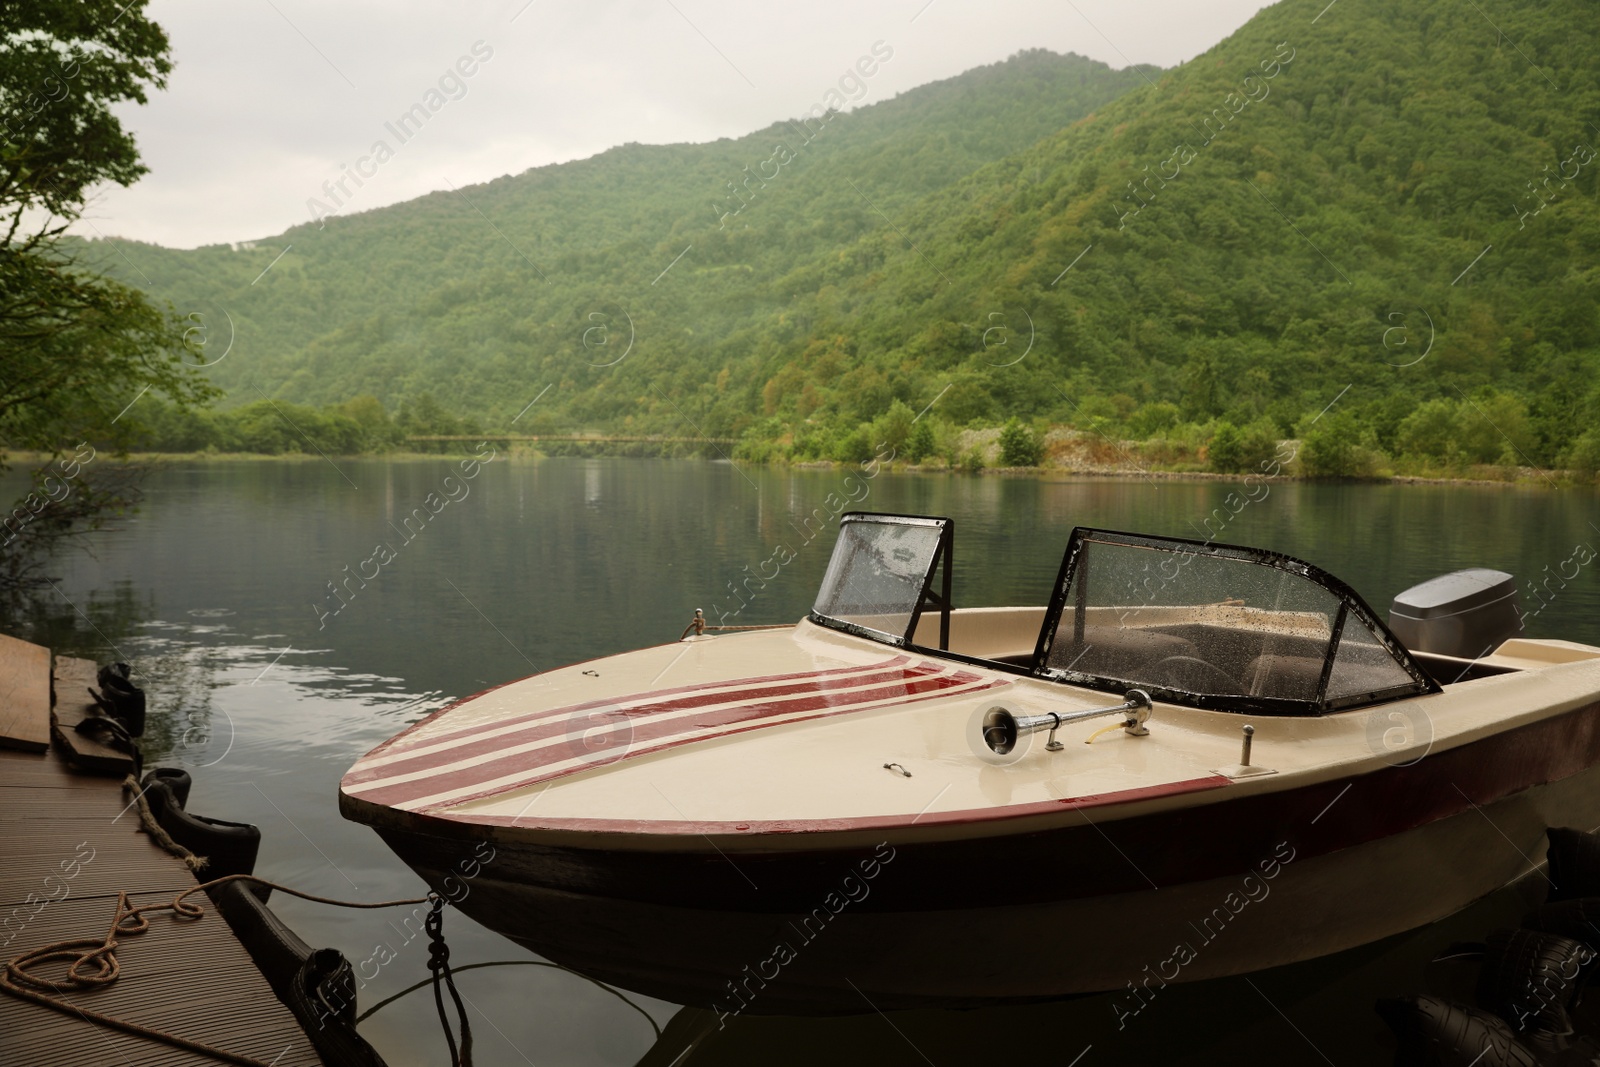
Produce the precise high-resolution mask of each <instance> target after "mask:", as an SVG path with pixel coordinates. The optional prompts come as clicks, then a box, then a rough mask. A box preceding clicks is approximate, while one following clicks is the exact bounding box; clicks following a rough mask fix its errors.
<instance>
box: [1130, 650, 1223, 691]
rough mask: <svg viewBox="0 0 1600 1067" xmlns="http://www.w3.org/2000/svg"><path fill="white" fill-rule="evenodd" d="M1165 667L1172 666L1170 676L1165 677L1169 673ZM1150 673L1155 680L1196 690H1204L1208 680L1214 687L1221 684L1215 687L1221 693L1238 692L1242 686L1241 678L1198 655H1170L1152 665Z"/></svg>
mask: <svg viewBox="0 0 1600 1067" xmlns="http://www.w3.org/2000/svg"><path fill="white" fill-rule="evenodd" d="M1165 668H1171V671H1170V674H1171V677H1170V678H1167V677H1164V676H1165V675H1166V674H1167V673H1168V671H1167V670H1165ZM1150 674H1151V676H1152V680H1154V681H1158V682H1160V681H1164V682H1166V683H1167V684H1169V685H1173V686H1176V687H1178V688H1180V689H1188V690H1192V691H1195V692H1202V691H1204V690H1203V686H1204V684H1205V683H1206V682H1210V683H1212V684H1213V686H1214V687H1215V686H1217V685H1218V684H1220V688H1215V689H1214V691H1215V692H1219V693H1237V692H1239V690H1240V688H1241V687H1240V685H1239V680H1238V679H1237V678H1235V677H1234V676H1233V675H1231V674H1229V673H1228V672H1227V671H1225V670H1223V669H1222V668H1221V667H1218V666H1217V665H1216V664H1215V663H1208V662H1207V661H1206V660H1203V659H1200V658H1199V657H1197V656H1168V657H1167V658H1166V659H1163V660H1158V661H1157V662H1156V663H1155V664H1154V665H1153V666H1151V668H1150Z"/></svg>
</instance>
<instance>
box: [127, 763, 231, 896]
mask: <svg viewBox="0 0 1600 1067" xmlns="http://www.w3.org/2000/svg"><path fill="white" fill-rule="evenodd" d="M122 789H123V791H124V792H126V791H128V790H129V789H131V790H133V802H134V803H135V804H137V805H138V806H139V824H140V825H141V826H143V827H144V832H145V833H147V834H149V835H150V837H151V838H152V839H153V840H154V841H155V843H156V844H158V845H160V846H161V847H162V848H164V849H166V850H167V851H168V852H170V853H172V854H173V855H174V856H176V857H178V858H179V859H180V860H182V861H183V862H184V866H186V867H188V868H189V869H190V870H191V871H193V872H194V873H195V874H199V873H200V872H201V871H203V870H205V869H206V866H207V865H208V864H209V863H210V862H211V861H210V860H208V859H206V858H205V857H204V856H196V855H195V854H194V853H193V852H190V851H189V850H188V849H186V848H184V847H183V846H182V845H180V844H178V843H177V842H176V841H174V840H173V839H172V835H171V834H169V833H167V831H166V829H165V828H164V827H163V826H162V825H161V823H159V822H158V821H156V815H155V812H153V811H151V810H150V802H149V801H148V800H146V799H145V798H144V794H145V790H144V787H143V786H141V785H140V784H139V780H138V779H137V778H135V777H134V776H133V775H131V774H130V775H128V777H126V778H124V779H123V780H122Z"/></svg>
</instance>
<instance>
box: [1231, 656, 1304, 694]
mask: <svg viewBox="0 0 1600 1067" xmlns="http://www.w3.org/2000/svg"><path fill="white" fill-rule="evenodd" d="M1322 663H1323V660H1322V657H1321V656H1290V655H1280V654H1278V653H1275V652H1268V653H1265V654H1264V655H1260V656H1257V657H1256V658H1255V659H1253V660H1251V661H1250V665H1249V666H1247V667H1246V668H1245V669H1244V684H1245V686H1246V688H1247V689H1248V690H1249V692H1250V694H1251V695H1252V696H1260V697H1279V698H1282V699H1286V700H1315V699H1316V696H1317V686H1318V685H1320V684H1321V683H1322Z"/></svg>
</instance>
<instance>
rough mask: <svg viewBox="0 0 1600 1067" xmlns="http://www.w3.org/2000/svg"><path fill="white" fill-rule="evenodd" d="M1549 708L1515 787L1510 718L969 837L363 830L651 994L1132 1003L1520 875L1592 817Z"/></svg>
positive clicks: (1588, 730)
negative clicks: (569, 843) (1553, 842)
mask: <svg viewBox="0 0 1600 1067" xmlns="http://www.w3.org/2000/svg"><path fill="white" fill-rule="evenodd" d="M1557 724H1561V725H1563V726H1565V727H1566V729H1564V730H1559V732H1560V733H1563V734H1568V733H1571V732H1572V731H1573V730H1574V729H1576V730H1577V733H1578V734H1581V735H1582V738H1581V741H1582V742H1583V743H1577V742H1579V741H1580V738H1579V737H1578V736H1576V735H1574V736H1569V737H1565V738H1562V739H1560V741H1558V739H1556V738H1555V737H1550V736H1546V737H1541V738H1538V741H1539V742H1540V744H1539V745H1538V747H1539V748H1540V749H1542V751H1543V752H1544V753H1545V755H1546V758H1547V759H1549V758H1551V757H1552V755H1553V754H1555V753H1561V757H1560V758H1561V759H1562V760H1564V761H1566V763H1567V766H1566V767H1564V768H1561V770H1564V771H1566V772H1567V773H1564V774H1560V775H1559V776H1558V777H1554V780H1551V779H1549V778H1547V779H1546V780H1545V783H1544V784H1540V785H1536V786H1532V787H1528V788H1520V789H1519V788H1516V787H1515V785H1514V784H1513V783H1512V781H1511V780H1509V779H1506V780H1502V779H1501V776H1502V775H1506V774H1512V775H1514V774H1517V773H1526V772H1527V771H1529V770H1531V768H1529V767H1527V766H1526V765H1525V764H1524V763H1523V761H1522V760H1519V759H1518V758H1517V757H1518V750H1519V748H1523V747H1525V746H1524V745H1519V744H1518V742H1519V741H1526V742H1530V743H1531V742H1533V741H1534V740H1535V739H1534V738H1532V737H1529V738H1519V737H1517V736H1516V733H1520V731H1518V732H1514V733H1513V734H1512V735H1501V736H1499V737H1497V738H1492V739H1487V740H1486V741H1485V742H1480V743H1478V744H1472V745H1467V746H1464V747H1463V748H1461V749H1457V750H1453V751H1451V752H1446V753H1436V754H1434V755H1433V756H1431V757H1429V758H1427V759H1424V760H1422V761H1420V762H1419V763H1417V764H1413V765H1411V766H1406V767H1388V768H1384V769H1382V770H1380V771H1376V772H1373V773H1371V774H1368V775H1365V776H1362V777H1360V778H1356V779H1346V780H1343V781H1333V782H1325V783H1319V784H1318V785H1316V786H1308V787H1305V788H1301V789H1297V790H1292V791H1288V792H1285V793H1278V794H1257V795H1255V796H1254V797H1248V798H1240V799H1237V800H1232V801H1223V802H1220V803H1211V804H1204V805H1200V806H1197V807H1180V808H1176V809H1168V810H1165V811H1156V812H1153V813H1150V814H1147V815H1141V816H1135V817H1132V818H1127V819H1120V820H1110V821H1102V822H1092V821H1090V816H1089V815H1088V813H1087V812H1086V811H1081V812H1072V813H1066V814H1064V815H1062V816H1061V817H1060V818H1058V819H1057V821H1056V824H1055V825H1053V826H1049V827H1043V828H1039V829H1033V830H1028V831H1024V832H1018V833H1012V834H1009V835H998V836H987V837H971V836H959V835H954V836H952V835H951V833H950V831H949V829H948V828H945V829H942V830H939V831H936V832H935V833H931V834H930V833H926V832H924V833H913V832H904V831H902V832H894V831H887V830H886V831H884V832H883V834H882V840H881V841H879V842H878V843H876V844H873V843H871V842H870V841H864V840H863V839H862V837H861V835H859V834H856V835H841V840H843V841H846V842H847V843H844V844H842V845H841V846H840V847H837V848H830V847H826V846H822V847H806V848H796V847H792V846H791V847H786V848H774V849H770V850H767V851H762V852H755V851H750V850H745V851H740V852H735V853H732V854H729V853H728V852H727V851H726V850H718V849H715V848H712V849H707V848H706V845H707V844H708V843H710V842H709V841H708V840H706V839H701V838H692V839H691V838H686V839H685V840H684V842H683V847H682V848H676V849H674V848H656V849H651V850H643V851H640V850H629V851H623V852H618V851H608V850H603V849H596V848H593V847H563V846H553V845H550V844H547V843H545V844H532V843H528V842H520V841H518V840H517V839H515V838H514V837H510V836H507V835H495V836H493V837H491V838H487V839H486V840H488V841H489V842H490V844H489V845H488V846H485V845H483V843H482V842H481V841H480V842H477V843H476V845H477V847H478V851H477V852H476V855H477V857H478V858H479V859H483V858H484V856H485V855H487V853H485V852H484V851H483V848H484V847H492V849H493V853H492V858H490V859H487V860H486V861H485V862H482V863H481V864H478V863H472V862H471V860H470V859H469V857H470V856H471V855H473V850H474V847H475V842H474V841H472V840H467V839H464V838H463V837H462V836H461V835H460V831H461V830H463V829H467V828H466V827H455V828H453V831H454V832H451V833H446V832H444V831H446V830H449V829H451V828H448V827H439V828H438V829H439V831H440V832H431V831H433V830H434V829H435V828H434V827H429V828H428V829H429V831H430V832H420V831H413V830H405V829H399V828H396V827H394V826H388V827H383V828H380V833H382V835H383V837H384V839H385V840H386V841H387V842H388V844H389V845H390V846H391V847H392V848H393V849H394V850H395V852H396V853H398V854H399V855H400V856H401V857H402V858H403V859H404V860H405V861H406V862H407V863H408V864H410V865H411V866H412V867H413V868H414V869H416V870H417V871H418V873H419V874H421V875H422V876H423V877H424V878H425V879H427V880H428V882H429V883H430V884H431V885H433V886H434V887H435V889H437V890H439V891H440V892H442V893H444V894H445V895H446V896H448V897H450V898H451V899H452V900H454V901H455V902H456V903H457V905H458V906H459V907H460V908H461V909H462V910H463V911H464V912H466V913H467V914H468V915H470V916H472V917H473V918H475V919H476V920H478V921H479V922H481V923H483V924H484V925H485V926H488V927H490V928H491V929H494V930H497V931H499V932H501V933H503V934H505V935H506V936H508V937H510V938H512V939H513V940H515V941H517V942H519V943H520V944H522V945H525V946H526V947H528V948H529V949H532V950H533V951H535V952H537V953H539V954H541V955H543V956H545V957H546V958H548V959H551V960H553V961H555V962H558V963H561V964H564V965H566V966H569V967H572V968H573V969H575V970H579V971H582V972H583V973H585V974H589V975H592V976H594V977H596V978H599V979H601V980H602V981H607V982H611V983H613V984H616V985H619V986H621V987H623V988H626V989H630V990H634V991H637V992H641V993H645V994H648V995H650V996H654V997H658V998H661V999H664V1000H669V1001H673V1002H677V1003H683V1004H694V1005H698V1006H703V1007H708V1008H712V1009H713V1010H716V1011H718V1012H721V1013H730V1014H731V1013H741V1012H749V1013H753V1014H834V1013H851V1012H863V1011H871V1010H874V1009H878V1010H888V1009H901V1008H918V1007H977V1006H983V1005H993V1004H1002V1003H1014V1002H1021V1001H1029V1000H1039V999H1050V998H1059V997H1067V996H1072V995H1075V994H1084V993H1097V992H1105V991H1110V990H1124V991H1125V993H1126V997H1125V998H1124V999H1125V1001H1126V1003H1125V1004H1124V1003H1123V1001H1122V1000H1119V1001H1118V1002H1116V1005H1119V1007H1118V1010H1119V1011H1120V1010H1126V1011H1130V1012H1134V1011H1137V1010H1138V1007H1139V1005H1140V1003H1142V998H1145V997H1148V995H1149V994H1148V993H1147V992H1144V991H1146V990H1153V989H1157V988H1160V987H1161V986H1162V985H1164V984H1167V983H1177V982H1192V981H1199V980H1203V979H1210V978H1217V977H1222V976H1226V975H1233V974H1240V973H1246V972H1250V971H1256V970H1261V969H1264V968H1268V967H1274V966H1278V965H1281V964H1286V963H1291V962H1295V961H1299V960H1305V959H1310V958H1314V957H1318V956H1323V955H1328V954H1331V953H1335V952H1339V951H1342V950H1345V949H1349V948H1353V947H1356V946H1359V945H1363V944H1367V943H1370V942H1373V941H1376V940H1379V939H1381V938H1384V937H1387V936H1390V935H1392V934H1396V933H1400V932H1404V931H1406V930H1411V929H1414V928H1416V927H1419V926H1423V925H1425V924H1427V923H1430V922H1433V921H1436V920H1438V919H1441V918H1443V917H1445V916H1447V915H1450V914H1452V913H1453V912H1455V911H1458V910H1460V909H1461V908H1464V907H1466V906H1467V905H1469V904H1471V903H1472V902H1473V901H1475V900H1478V899H1480V898H1482V897H1484V896H1486V895H1488V894H1489V893H1491V892H1493V891H1494V890H1496V889H1499V888H1501V887H1502V886H1503V885H1505V884H1507V883H1509V882H1512V881H1514V880H1515V879H1517V878H1518V877H1521V876H1524V875H1526V874H1528V873H1529V871H1530V869H1532V868H1533V867H1535V866H1536V865H1537V864H1538V863H1539V862H1541V860H1542V857H1543V854H1544V848H1545V829H1546V827H1548V826H1577V827H1579V828H1582V829H1589V828H1590V827H1592V826H1594V825H1596V824H1597V823H1600V769H1597V768H1596V767H1595V765H1594V763H1595V760H1594V751H1593V749H1594V741H1593V734H1594V730H1593V727H1594V714H1593V708H1592V707H1591V708H1588V709H1584V712H1583V713H1578V714H1575V715H1574V714H1569V715H1566V716H1561V717H1558V718H1557V719H1556V720H1553V721H1552V722H1550V723H1548V724H1545V730H1540V731H1536V732H1537V733H1545V732H1546V731H1548V730H1551V729H1552V728H1555V727H1556V726H1557ZM1562 741H1564V742H1566V743H1565V744H1563V743H1561V742H1562ZM1547 745H1548V746H1549V747H1546V746H1547ZM1543 770H1545V771H1546V772H1547V773H1548V772H1551V771H1554V770H1556V768H1553V767H1549V766H1546V767H1545V768H1543ZM1534 777H1535V780H1538V778H1539V777H1541V776H1540V775H1539V774H1538V772H1537V771H1535V772H1534ZM1523 780H1524V781H1525V780H1527V779H1526V778H1524V779H1523ZM909 829H910V830H912V831H914V830H916V829H917V828H909ZM469 863H470V864H471V866H470V868H469V867H468V864H469ZM469 870H470V875H471V876H470V877H468V876H467V873H468V872H469Z"/></svg>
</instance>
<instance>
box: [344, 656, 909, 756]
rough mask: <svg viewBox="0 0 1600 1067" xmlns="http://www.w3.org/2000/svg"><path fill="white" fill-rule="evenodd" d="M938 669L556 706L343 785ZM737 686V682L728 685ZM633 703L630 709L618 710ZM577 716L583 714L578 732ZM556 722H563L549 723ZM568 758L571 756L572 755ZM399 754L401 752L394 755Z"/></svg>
mask: <svg viewBox="0 0 1600 1067" xmlns="http://www.w3.org/2000/svg"><path fill="white" fill-rule="evenodd" d="M937 670H938V668H936V667H932V666H929V665H926V664H921V665H917V666H913V667H899V668H893V669H890V670H885V671H876V672H873V673H871V674H860V675H856V676H853V677H849V678H828V679H825V680H822V681H807V682H796V683H792V684H789V685H777V686H769V687H766V688H746V689H737V690H730V691H727V692H719V693H706V692H700V693H694V694H684V695H681V696H678V697H675V698H671V699H659V698H657V697H656V694H653V693H644V694H640V695H639V696H637V697H623V698H621V699H619V700H608V701H590V702H588V703H585V704H574V705H570V706H568V707H562V708H554V709H551V710H550V711H548V712H540V713H539V714H538V715H537V716H520V717H519V718H518V720H511V721H526V720H528V719H535V718H536V719H538V720H540V721H535V722H531V723H527V724H526V725H524V726H523V727H522V729H520V730H515V731H512V732H509V733H504V734H497V735H496V736H494V737H485V738H482V739H480V740H476V741H473V740H464V741H461V742H459V743H457V744H456V745H454V746H451V747H448V748H442V749H438V750H435V751H430V752H424V753H421V754H419V755H416V756H413V757H410V758H408V759H401V760H396V761H395V762H394V763H386V764H383V765H382V766H378V767H369V768H361V767H359V766H358V767H357V768H355V769H352V770H351V771H350V773H348V774H346V775H345V778H344V784H346V785H351V786H355V785H360V784H361V783H363V782H372V781H378V780H380V779H384V778H395V777H398V776H400V775H402V774H412V773H415V772H417V771H427V770H433V769H435V768H438V767H448V766H449V765H451V764H452V763H459V762H460V761H461V760H464V759H470V758H472V757H473V756H482V755H487V754H489V753H492V752H499V751H503V750H505V749H508V748H511V747H513V746H516V745H523V744H528V743H530V742H533V741H542V740H544V739H545V738H550V737H556V736H558V735H560V734H563V733H568V734H573V733H575V734H579V735H581V736H583V737H587V736H589V735H591V734H592V733H593V732H594V731H595V730H597V729H600V728H601V727H603V726H611V725H618V724H625V723H628V722H630V721H631V720H634V719H642V718H644V717H646V716H651V715H665V714H667V713H670V712H674V711H690V710H692V709H694V708H700V707H708V706H711V705H714V704H730V703H735V702H741V701H744V702H748V701H750V700H753V699H758V698H768V697H783V696H796V695H801V694H808V693H817V692H830V691H835V690H841V689H848V688H855V687H860V686H870V685H877V684H881V683H889V682H907V681H911V680H913V679H918V678H926V677H928V676H929V675H931V674H934V673H935V672H936V671H937ZM727 684H738V683H724V685H727ZM621 704H628V705H630V706H627V707H619V705H621ZM573 716H582V718H581V719H580V720H579V721H578V723H577V728H576V729H574V723H573V722H572V717H573ZM552 719H557V720H560V721H554V722H552V721H550V720H552ZM511 721H507V722H499V723H495V724H494V726H495V727H496V728H498V727H502V726H507V725H510V724H511ZM438 741H439V739H438V738H429V739H428V741H427V742H425V743H426V744H430V745H431V744H435V743H437V742H438ZM568 754H569V756H570V755H571V753H570V752H569V753H568ZM395 755H400V753H395Z"/></svg>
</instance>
